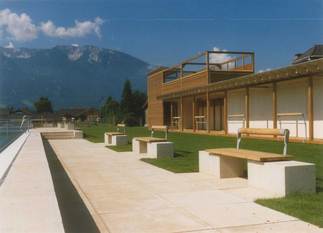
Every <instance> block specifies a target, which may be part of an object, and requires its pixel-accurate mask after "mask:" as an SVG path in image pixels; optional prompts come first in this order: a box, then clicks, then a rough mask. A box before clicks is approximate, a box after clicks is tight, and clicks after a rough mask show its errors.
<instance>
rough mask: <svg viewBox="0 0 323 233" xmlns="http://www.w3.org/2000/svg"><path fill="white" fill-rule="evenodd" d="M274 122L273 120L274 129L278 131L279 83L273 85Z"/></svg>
mask: <svg viewBox="0 0 323 233" xmlns="http://www.w3.org/2000/svg"><path fill="white" fill-rule="evenodd" d="M272 120H273V128H274V129H277V83H273V92H272Z"/></svg>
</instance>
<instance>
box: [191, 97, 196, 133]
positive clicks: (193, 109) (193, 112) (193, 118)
mask: <svg viewBox="0 0 323 233" xmlns="http://www.w3.org/2000/svg"><path fill="white" fill-rule="evenodd" d="M192 120H193V131H194V132H195V130H196V125H195V96H193V106H192Z"/></svg>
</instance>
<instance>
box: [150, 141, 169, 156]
mask: <svg viewBox="0 0 323 233" xmlns="http://www.w3.org/2000/svg"><path fill="white" fill-rule="evenodd" d="M147 154H148V155H149V156H152V158H162V157H174V143H173V142H152V143H148V145H147Z"/></svg>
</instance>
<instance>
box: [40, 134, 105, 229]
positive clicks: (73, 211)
mask: <svg viewBox="0 0 323 233" xmlns="http://www.w3.org/2000/svg"><path fill="white" fill-rule="evenodd" d="M43 144H44V148H45V151H46V157H47V161H48V165H49V169H50V173H51V175H52V179H53V183H54V189H55V194H56V197H57V201H58V206H59V209H60V213H61V216H62V220H63V225H64V230H65V232H66V233H99V232H100V231H99V229H98V228H97V226H96V224H95V222H94V220H93V218H92V216H91V214H90V213H89V211H88V209H87V207H86V206H85V204H84V203H83V201H82V199H81V197H80V195H79V194H78V192H77V190H76V189H75V187H74V186H73V184H72V182H71V180H70V179H69V177H68V175H67V173H66V172H65V170H64V168H63V166H62V164H61V163H60V161H59V160H58V159H57V156H56V154H55V152H54V150H53V148H52V147H51V145H50V144H49V143H48V141H47V140H44V139H43Z"/></svg>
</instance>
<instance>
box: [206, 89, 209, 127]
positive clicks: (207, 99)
mask: <svg viewBox="0 0 323 233" xmlns="http://www.w3.org/2000/svg"><path fill="white" fill-rule="evenodd" d="M206 122H207V124H206V130H207V132H208V133H210V93H209V92H206Z"/></svg>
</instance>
